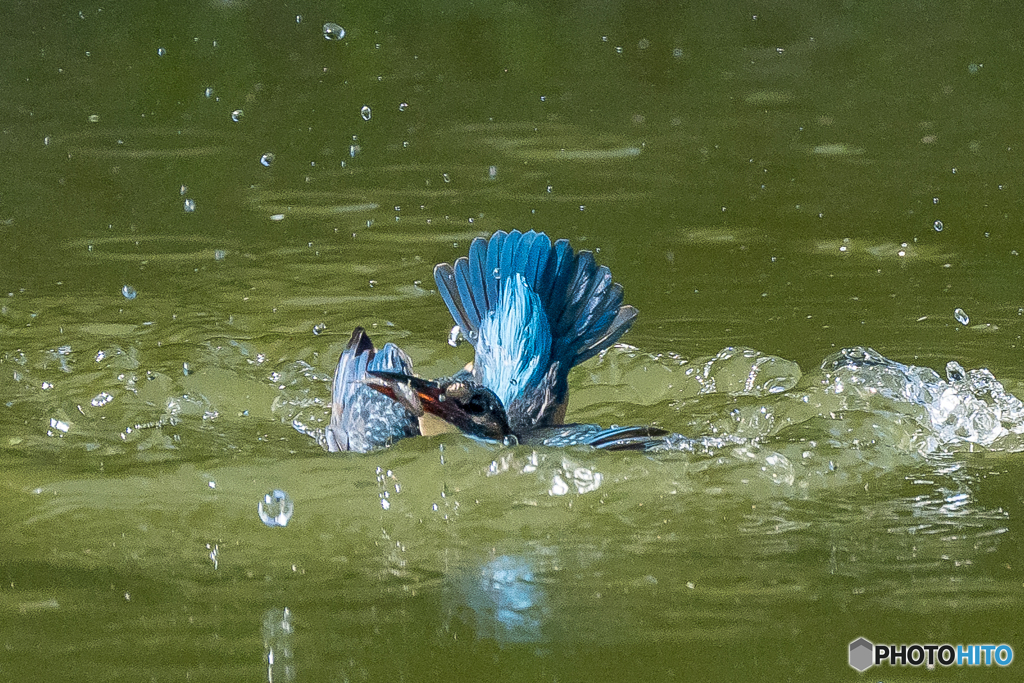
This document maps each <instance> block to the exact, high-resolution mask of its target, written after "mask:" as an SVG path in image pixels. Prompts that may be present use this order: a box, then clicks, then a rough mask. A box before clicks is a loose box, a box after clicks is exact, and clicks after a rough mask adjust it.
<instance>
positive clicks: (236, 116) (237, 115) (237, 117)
mask: <svg viewBox="0 0 1024 683" xmlns="http://www.w3.org/2000/svg"><path fill="white" fill-rule="evenodd" d="M243 116H245V112H244V111H242V110H241V109H236V110H234V111H233V112H231V120H232V121H234V122H235V123H238V122H239V121H241V120H242V117H243Z"/></svg>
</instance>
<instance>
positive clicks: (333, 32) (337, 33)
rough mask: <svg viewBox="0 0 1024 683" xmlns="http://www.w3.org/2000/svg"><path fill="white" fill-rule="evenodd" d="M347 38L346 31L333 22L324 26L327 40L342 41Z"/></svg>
mask: <svg viewBox="0 0 1024 683" xmlns="http://www.w3.org/2000/svg"><path fill="white" fill-rule="evenodd" d="M344 37H345V29H343V28H342V27H341V26H338V25H337V24H335V23H333V22H330V21H329V22H327V23H326V24H324V38H325V39H327V40H341V39H342V38H344Z"/></svg>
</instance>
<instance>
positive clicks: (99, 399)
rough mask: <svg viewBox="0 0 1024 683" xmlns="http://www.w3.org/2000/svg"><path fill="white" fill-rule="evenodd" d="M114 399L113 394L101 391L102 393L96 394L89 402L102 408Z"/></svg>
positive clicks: (94, 406) (95, 406)
mask: <svg viewBox="0 0 1024 683" xmlns="http://www.w3.org/2000/svg"><path fill="white" fill-rule="evenodd" d="M113 400H114V397H113V396H111V395H110V394H108V393H107V392H105V391H101V392H100V393H98V394H96V396H94V397H93V399H92V400H91V401H89V403H90V405H92V407H93V408H102V407H103V406H105V405H107V404H108V403H110V402H111V401H113Z"/></svg>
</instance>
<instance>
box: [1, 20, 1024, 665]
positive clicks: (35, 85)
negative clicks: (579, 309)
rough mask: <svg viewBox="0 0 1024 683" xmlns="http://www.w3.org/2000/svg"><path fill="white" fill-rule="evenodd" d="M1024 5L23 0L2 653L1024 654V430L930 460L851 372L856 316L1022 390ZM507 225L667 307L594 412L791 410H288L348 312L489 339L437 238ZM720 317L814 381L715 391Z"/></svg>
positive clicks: (767, 657) (411, 661)
mask: <svg viewBox="0 0 1024 683" xmlns="http://www.w3.org/2000/svg"><path fill="white" fill-rule="evenodd" d="M1022 20H1024V16H1022V12H1021V11H1020V9H1019V8H1018V7H1017V5H1016V4H1014V3H980V2H966V1H956V2H937V1H936V2H928V1H924V2H908V3H882V2H875V3H854V2H834V3H812V2H799V1H793V2H770V3H769V2H740V3H725V4H723V3H718V2H703V3H652V4H645V5H643V6H639V5H635V4H634V3H626V2H620V3H616V2H606V3H598V4H589V3H565V2H560V3H554V4H551V3H540V2H531V3H485V2H450V3H440V4H437V3H419V4H415V3H403V4H390V5H388V6H387V7H383V6H382V5H380V4H379V3H362V4H360V3H330V2H255V1H251V2H247V1H244V0H238V1H234V2H232V1H229V0H222V1H221V2H206V3H200V2H189V3H157V2H151V3H144V2H132V3H98V4H97V3H95V2H85V3H80V4H65V3H59V2H53V3H45V2H44V3H27V2H25V3H8V4H6V5H4V6H3V8H0V25H2V26H3V34H4V38H3V41H0V55H2V56H0V59H2V64H3V68H2V69H0V85H2V90H3V97H2V98H0V170H2V173H0V244H2V247H0V249H2V252H0V253H2V257H3V258H2V266H0V296H2V297H3V298H2V300H0V335H2V336H0V392H2V401H0V471H2V480H0V494H2V497H3V501H4V505H3V509H4V511H3V514H2V525H0V677H2V678H3V680H18V681H28V680H40V681H52V680H105V681H110V680H132V681H135V680H157V681H181V680H211V681H212V680H215V681H227V680H239V681H242V680H245V681H257V680H273V681H284V680H310V681H314V680H315V681H370V680H373V681H376V680H389V681H391V680H473V679H477V680H523V681H535V680H552V681H555V680H558V681H565V680H613V679H619V680H687V679H688V680H794V681H820V680H853V679H856V680H861V679H864V680H868V678H869V677H870V679H871V680H879V679H883V678H884V679H886V680H889V679H896V680H916V679H918V678H924V677H926V676H927V677H929V680H931V679H935V678H936V677H939V678H941V679H943V680H977V679H978V678H979V677H982V676H989V677H993V676H994V677H1000V678H1003V679H1008V680H1009V679H1013V678H1016V677H1019V675H1020V669H1021V666H1022V664H1021V663H1020V662H1018V661H1015V662H1014V663H1013V664H1012V665H1011V666H1010V667H1008V668H1007V669H978V668H967V667H964V668H956V667H954V668H951V669H941V667H940V670H939V671H936V672H927V671H925V670H924V669H923V668H922V669H910V668H907V669H898V668H896V669H892V668H883V669H873V670H871V671H869V672H868V673H867V674H865V675H863V676H859V675H857V674H856V672H854V671H853V670H852V669H851V668H850V667H849V666H848V665H847V644H848V643H849V642H850V641H851V640H853V639H855V638H856V637H858V636H864V637H867V638H868V639H869V640H872V641H874V642H888V643H914V642H921V643H929V642H932V643H944V642H951V643H990V642H991V643H1007V644H1009V645H1011V646H1013V647H1014V648H1015V649H1016V650H1017V653H1018V656H1024V637H1022V636H1024V633H1022V631H1024V629H1022V626H1024V620H1022V618H1021V606H1022V593H1024V571H1022V562H1024V557H1022V538H1024V526H1022V523H1021V520H1022V514H1024V498H1022V493H1021V491H1022V484H1021V481H1022V479H1024V465H1022V464H1021V455H1020V454H1018V453H1015V452H1013V451H1016V450H1019V448H1018V446H1020V443H1019V442H1017V441H1012V440H1011V441H1009V442H1006V441H1004V442H1002V443H999V444H997V445H996V447H994V448H992V449H983V448H977V447H975V448H967V447H965V446H962V445H961V446H960V447H952V448H946V449H943V450H942V451H941V452H937V453H921V452H918V451H915V450H914V449H912V448H910V447H909V446H908V443H909V442H910V440H911V436H912V435H913V434H914V432H915V429H916V427H915V426H914V425H912V424H905V423H904V422H903V421H901V419H900V418H899V416H898V415H897V416H895V417H894V416H893V415H892V414H891V413H887V412H886V409H885V408H884V407H883V408H880V409H879V411H878V412H877V413H872V412H870V411H868V412H863V411H861V412H857V411H851V412H849V413H846V412H842V411H832V412H830V410H829V409H828V408H827V406H826V407H825V408H821V407H820V405H821V404H814V401H815V400H818V398H820V396H818V394H816V393H815V391H816V390H815V387H816V386H818V385H820V381H821V373H820V370H819V369H818V368H819V366H820V364H821V362H822V359H823V358H825V357H826V356H827V355H828V354H830V353H833V352H835V351H837V350H839V349H841V348H843V347H848V346H855V345H864V346H871V347H874V348H876V349H878V350H879V351H880V352H881V353H883V354H885V355H886V356H888V357H890V358H894V359H897V360H900V361H902V362H905V363H913V364H917V365H926V366H930V367H933V368H935V369H936V370H938V371H939V372H940V373H943V372H944V367H945V364H946V363H947V361H949V360H957V361H958V362H960V363H962V364H963V365H964V366H965V367H968V368H976V367H987V368H989V369H990V370H991V371H992V372H993V373H994V374H995V376H996V377H997V378H998V379H1000V380H1001V381H1002V382H1003V383H1004V384H1005V385H1006V386H1007V388H1008V389H1009V390H1011V391H1014V392H1015V393H1017V394H1018V395H1021V394H1022V393H1024V382H1022V380H1024V372H1022V370H1021V363H1020V354H1021V330H1022V327H1024V317H1022V307H1024V296H1022V294H1024V290H1022V284H1021V283H1022V279H1021V276H1022V263H1024V261H1022V257H1021V256H1020V252H1021V251H1024V227H1022V221H1024V194H1022V190H1024V185H1022V180H1021V170H1022V158H1024V157H1022V155H1024V139H1022V127H1021V120H1022V116H1024V109H1022V102H1024V92H1022V89H1024V67H1022V65H1024V49H1022V48H1024V43H1022V38H1021V33H1020V30H1019V29H1020V26H1021V25H1022ZM327 22H336V23H337V24H339V25H340V26H341V27H343V28H344V30H345V36H344V38H342V39H340V40H325V38H324V34H323V26H324V24H325V23H327ZM514 228H518V229H522V230H529V229H535V230H542V231H546V232H547V233H548V234H549V235H551V236H552V237H553V238H557V237H567V238H569V239H570V240H572V242H573V244H574V245H575V246H576V247H577V248H586V249H592V250H594V251H596V252H598V254H597V258H598V260H599V261H600V262H602V263H605V264H607V265H608V266H609V267H610V268H611V269H612V272H613V273H614V274H615V276H616V278H617V279H618V280H619V281H620V282H622V283H623V285H624V287H625V291H626V300H627V301H628V302H629V303H631V304H633V305H635V306H636V307H637V308H639V310H640V312H641V314H640V318H639V320H638V322H637V324H636V325H635V327H634V328H633V330H632V331H631V332H630V333H629V334H628V335H627V336H626V337H625V338H624V339H623V341H624V342H627V343H628V344H630V345H632V346H633V347H635V349H632V350H631V349H616V350H614V351H613V352H612V353H610V354H609V355H608V356H607V357H606V358H604V359H603V360H602V361H600V362H598V361H592V362H591V363H589V364H588V365H587V366H586V367H585V368H584V369H582V370H578V371H577V372H576V374H574V375H573V379H572V382H573V391H574V394H573V396H574V398H573V402H572V405H571V408H570V411H571V413H570V418H574V419H579V420H593V421H598V422H602V423H605V424H609V423H612V422H633V421H637V422H641V421H643V422H657V423H659V424H662V425H664V426H667V427H670V428H672V429H677V430H680V431H684V432H686V433H689V434H693V435H695V436H701V435H710V434H712V433H715V432H716V430H724V431H727V432H728V431H730V429H729V428H727V426H728V425H733V427H734V429H732V430H731V431H732V432H734V433H743V431H744V430H748V431H750V430H753V431H755V432H757V433H758V434H759V435H761V437H762V438H761V440H760V441H759V442H757V443H758V444H759V445H755V446H752V447H750V448H749V449H747V450H745V451H744V450H743V449H733V450H729V451H727V452H723V453H720V454H716V453H710V454H707V453H704V454H701V453H697V454H680V455H679V456H678V457H660V458H647V457H643V456H638V455H629V456H620V455H597V454H594V453H592V452H588V451H585V450H576V451H558V450H547V451H545V450H541V451H538V452H531V451H529V450H528V449H527V450H524V449H507V448H500V447H497V446H488V445H483V444H477V443H473V442H470V441H468V440H466V439H464V438H462V437H458V436H447V437H442V438H435V439H415V440H408V441H405V442H402V443H400V444H398V445H397V446H396V447H394V448H392V449H389V450H385V451H382V452H377V453H372V454H369V455H357V456H344V455H343V456H340V457H335V456H328V455H326V454H325V453H323V452H321V451H320V450H319V449H318V448H317V447H316V446H315V444H314V443H313V442H312V441H311V440H310V439H309V438H307V437H306V436H304V435H302V434H300V433H298V432H297V431H296V430H294V429H293V428H292V426H291V424H290V423H291V421H292V420H293V419H299V420H300V421H302V422H303V423H305V424H308V425H310V426H317V425H322V424H323V423H324V422H325V420H326V417H327V410H328V408H327V401H328V392H329V380H330V377H331V375H332V374H333V370H334V364H335V363H336V361H337V357H338V354H339V353H340V351H341V349H342V348H343V346H344V344H345V342H346V341H347V339H348V336H349V334H350V333H351V331H352V328H353V327H354V326H356V325H363V326H365V327H367V329H368V330H369V331H370V333H371V335H372V336H373V338H374V340H375V341H376V342H377V343H378V345H380V344H383V343H384V342H386V341H395V342H398V343H400V344H402V346H403V347H404V348H405V349H406V350H407V351H408V352H409V353H410V355H411V356H412V357H413V359H414V360H415V362H416V364H417V369H418V371H420V372H421V373H422V374H424V375H430V376H436V375H440V374H444V373H451V372H453V371H454V370H456V369H457V368H458V367H460V366H461V365H462V364H463V363H465V362H466V360H468V358H469V355H470V354H469V351H468V350H467V349H466V348H465V347H463V348H459V349H452V348H450V347H449V346H448V345H447V344H446V343H445V340H446V338H447V334H448V330H449V328H450V326H451V320H450V318H449V317H448V315H447V313H446V312H445V309H444V306H443V303H442V302H441V299H440V297H439V296H438V295H437V294H436V291H435V287H434V284H433V279H432V274H431V269H432V267H433V265H434V264H435V263H437V262H439V261H450V260H452V259H454V258H457V257H458V256H460V255H462V254H464V253H465V252H466V249H467V247H468V244H469V241H470V240H471V239H472V238H473V237H474V236H477V235H486V234H489V233H491V232H492V231H494V230H498V229H504V230H511V229H514ZM132 297H134V298H132ZM958 307H959V308H962V309H963V310H964V311H965V312H966V314H967V315H968V316H969V318H970V321H969V323H967V324H966V325H965V324H961V323H960V322H958V321H957V320H956V319H955V318H954V310H955V309H956V308H958ZM321 325H323V326H326V327H325V328H323V329H322V328H320V327H317V331H318V332H319V334H314V327H315V326H321ZM726 347H752V348H755V349H758V350H759V351H761V352H764V353H766V354H773V355H776V356H779V357H781V358H784V359H788V360H790V361H794V362H796V363H798V364H799V366H800V368H801V370H802V372H803V375H804V377H803V380H802V381H801V383H800V385H798V386H797V388H796V389H794V390H792V391H791V392H789V393H788V394H784V395H782V396H781V397H772V398H768V397H763V396H750V395H742V394H741V393H737V392H730V391H719V392H717V393H711V394H707V395H701V396H696V395H693V392H690V393H686V391H685V390H684V389H683V387H685V386H686V380H685V378H684V374H685V370H686V368H687V367H690V366H692V365H695V364H699V363H700V362H701V359H706V358H707V357H709V356H713V355H715V354H716V353H718V352H719V351H720V350H722V349H724V348H726ZM683 361H689V362H683ZM681 363H682V364H681ZM691 388H692V386H691ZM816 396H817V397H818V398H815V397H816ZM811 399H813V400H811ZM808 403H810V404H812V405H811V407H810V408H808ZM814 405H818V406H819V407H817V408H815V407H814ZM778 453H782V454H785V455H786V456H787V458H788V459H789V460H790V461H793V462H794V463H795V464H794V467H793V469H792V471H790V472H788V474H787V473H785V472H784V473H783V474H782V475H781V476H780V475H779V471H778V470H777V469H773V467H774V465H775V464H777V463H778V462H779V461H778V460H777V459H773V458H775V455H774V454H778ZM563 485H564V486H563ZM274 488H280V489H284V490H286V491H287V492H288V493H289V495H290V496H291V497H292V498H293V499H294V502H295V514H294V517H293V518H292V521H291V523H290V524H289V525H288V526H287V527H285V528H268V527H266V526H264V525H263V524H262V523H261V522H260V520H259V518H258V516H257V513H256V509H257V503H258V502H259V500H260V499H261V498H262V496H263V495H264V494H265V493H266V492H267V491H269V490H271V489H274Z"/></svg>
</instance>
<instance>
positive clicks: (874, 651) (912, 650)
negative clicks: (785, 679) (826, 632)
mask: <svg viewBox="0 0 1024 683" xmlns="http://www.w3.org/2000/svg"><path fill="white" fill-rule="evenodd" d="M1011 662H1013V648H1012V647H1010V646H1009V645H1006V644H1002V645H950V644H949V643H943V644H942V645H937V644H935V643H928V644H926V645H920V644H918V643H914V644H912V645H875V644H874V643H872V642H871V641H870V640H868V639H867V638H858V639H857V640H855V641H853V642H852V643H850V666H852V667H853V668H854V669H856V670H857V671H867V670H868V669H870V668H871V667H873V666H876V665H879V664H888V665H889V666H896V665H903V666H921V665H922V664H924V665H927V666H929V667H934V666H935V665H936V664H939V665H941V666H954V665H955V666H992V665H993V664H995V665H997V666H1009V665H1010V663H1011Z"/></svg>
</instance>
